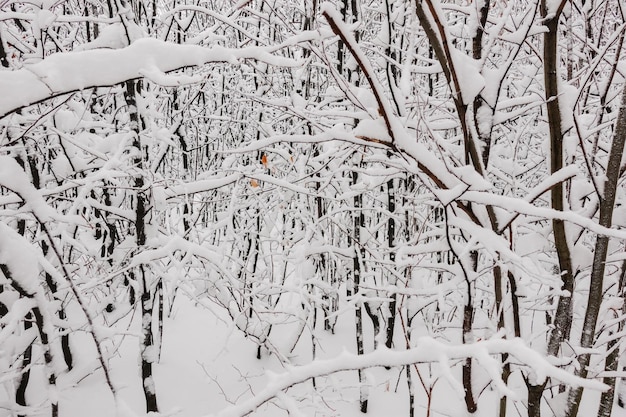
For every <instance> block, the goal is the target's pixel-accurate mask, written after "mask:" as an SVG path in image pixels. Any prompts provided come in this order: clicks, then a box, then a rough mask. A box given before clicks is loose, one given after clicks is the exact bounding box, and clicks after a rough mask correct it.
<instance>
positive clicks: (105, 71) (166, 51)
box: [0, 38, 298, 118]
mask: <svg viewBox="0 0 626 417" xmlns="http://www.w3.org/2000/svg"><path fill="white" fill-rule="evenodd" d="M274 49H275V48H266V47H258V46H255V47H249V48H240V49H229V48H223V47H219V46H214V47H211V48H206V47H202V46H197V45H178V44H174V43H169V42H163V41H160V40H157V39H151V38H143V39H138V40H136V41H135V42H133V43H132V44H131V45H130V46H128V47H126V48H122V49H94V50H88V51H74V52H65V53H57V54H54V55H52V56H50V57H48V58H46V59H44V60H43V61H41V62H38V63H36V64H32V65H25V66H24V68H22V69H19V70H16V71H0V91H2V98H1V99H0V118H2V117H5V116H7V115H8V114H10V113H11V112H13V111H15V110H18V109H20V108H22V107H25V106H28V105H31V104H36V103H39V102H42V101H44V100H48V99H50V98H53V97H56V96H59V95H62V94H66V93H71V92H74V91H79V90H83V89H86V88H92V87H103V86H110V85H115V84H118V83H121V82H124V81H127V80H131V79H135V78H140V77H143V76H150V79H152V80H153V81H156V82H158V81H159V80H166V81H167V85H170V86H171V85H174V84H175V82H174V81H173V78H172V77H166V76H165V73H167V72H170V71H174V70H177V69H181V68H184V67H195V66H201V65H204V64H208V63H217V62H228V63H233V64H235V63H238V62H239V61H240V60H242V59H256V60H259V61H263V62H265V63H268V64H271V65H278V66H295V65H298V63H296V61H294V60H292V59H288V58H284V57H280V56H276V55H273V54H272V53H271V51H273V50H274ZM186 78H188V77H186ZM189 81H190V80H188V79H181V82H182V83H186V82H189Z"/></svg>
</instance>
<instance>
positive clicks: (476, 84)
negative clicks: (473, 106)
mask: <svg viewBox="0 0 626 417" xmlns="http://www.w3.org/2000/svg"><path fill="white" fill-rule="evenodd" d="M450 53H451V56H452V63H453V65H452V66H453V68H454V71H455V72H456V76H457V79H458V81H459V87H460V88H461V91H458V92H457V93H459V94H460V97H461V101H462V102H463V104H465V105H468V104H470V103H471V102H473V101H474V99H475V98H476V96H477V95H478V94H480V92H481V91H483V89H484V88H485V79H484V78H483V76H482V75H481V73H480V63H479V62H478V61H476V60H474V59H473V58H471V57H469V56H467V55H466V54H464V53H463V52H461V51H459V50H458V49H455V48H451V49H450ZM450 87H451V89H452V90H453V91H454V90H455V88H454V86H450Z"/></svg>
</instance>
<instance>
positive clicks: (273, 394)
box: [213, 337, 607, 417]
mask: <svg viewBox="0 0 626 417" xmlns="http://www.w3.org/2000/svg"><path fill="white" fill-rule="evenodd" d="M503 353H507V354H509V355H511V356H513V357H515V358H516V359H517V360H518V361H519V362H520V363H521V364H522V365H525V366H527V367H528V368H530V370H531V372H533V373H534V376H535V378H536V380H537V381H539V382H542V381H544V380H545V379H546V378H548V377H549V378H554V379H557V380H559V381H562V382H564V383H566V384H569V385H572V386H580V387H584V388H590V389H594V390H599V391H604V390H606V389H607V386H606V385H604V384H603V383H601V382H599V381H593V380H587V379H583V378H579V377H576V376H574V375H572V374H570V373H569V372H567V371H565V370H563V369H560V368H558V367H556V366H554V365H552V364H551V363H550V362H549V361H548V359H547V358H545V357H544V356H543V355H541V354H540V353H539V352H536V351H535V350H533V349H531V348H530V347H528V346H527V345H526V343H525V342H524V341H523V340H522V339H512V340H504V339H492V340H484V341H479V342H476V343H472V344H464V345H457V346H451V345H447V344H444V343H442V342H439V341H437V340H435V339H432V338H430V337H423V338H420V339H418V341H417V347H415V348H412V349H409V350H404V351H392V350H389V349H386V348H385V347H382V348H378V349H377V350H375V351H374V352H372V353H367V354H364V355H354V354H351V353H348V352H344V353H342V354H341V355H339V356H337V357H336V358H333V359H327V360H317V361H314V362H312V363H310V364H308V365H303V366H295V367H292V368H288V370H287V371H285V372H283V373H280V374H268V379H269V381H268V383H267V385H266V387H265V389H263V390H262V391H261V392H259V393H258V394H256V395H255V396H254V397H252V398H250V399H248V400H247V401H244V402H242V403H240V404H236V405H233V406H232V407H228V408H227V409H225V410H223V411H221V412H219V413H218V414H216V415H214V416H213V417H241V416H245V415H247V414H250V413H251V412H253V411H254V410H256V409H257V408H258V407H259V406H260V405H262V404H264V403H266V402H268V401H270V400H272V399H273V398H277V397H279V396H280V395H281V393H282V392H283V391H284V390H286V389H288V388H290V387H292V386H294V385H297V384H299V383H302V382H304V381H307V380H309V379H311V378H315V377H319V376H324V375H329V374H333V373H336V372H342V371H349V370H355V369H364V368H373V367H378V366H387V367H392V366H405V365H410V364H414V363H428V362H431V363H441V364H446V363H447V362H448V361H450V360H458V359H465V358H474V359H476V360H478V361H479V362H480V363H481V364H482V365H483V367H484V368H485V370H486V371H487V372H488V374H489V375H490V377H491V378H492V380H493V381H494V382H495V383H496V384H497V386H498V389H500V391H501V392H502V393H503V394H507V395H509V394H511V393H510V392H508V391H509V390H508V389H507V388H506V384H504V383H503V382H502V380H501V377H500V375H501V369H500V363H499V362H497V361H496V360H494V359H493V357H492V356H491V355H499V354H503ZM444 366H445V365H444Z"/></svg>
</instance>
